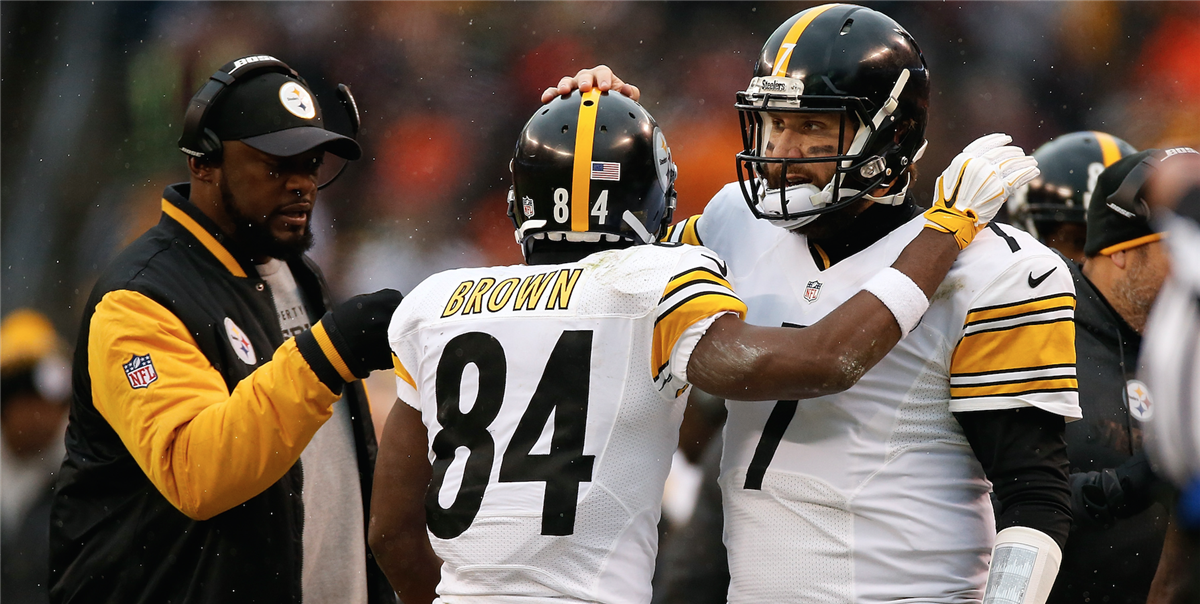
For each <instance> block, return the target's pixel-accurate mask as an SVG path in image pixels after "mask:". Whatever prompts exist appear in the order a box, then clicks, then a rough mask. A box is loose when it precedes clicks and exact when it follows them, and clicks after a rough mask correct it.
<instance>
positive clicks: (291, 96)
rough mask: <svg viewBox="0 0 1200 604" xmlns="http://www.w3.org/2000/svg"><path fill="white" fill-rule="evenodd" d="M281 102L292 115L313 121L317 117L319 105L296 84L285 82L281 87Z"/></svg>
mask: <svg viewBox="0 0 1200 604" xmlns="http://www.w3.org/2000/svg"><path fill="white" fill-rule="evenodd" d="M279 102H280V103H283V108H284V109H287V110H288V112H289V113H291V114H292V115H294V116H296V117H298V118H303V119H306V120H311V119H312V118H314V117H316V116H317V104H316V103H315V102H313V98H312V95H311V94H309V93H308V91H307V90H305V89H304V87H303V86H301V85H300V84H297V83H296V82H285V83H284V85H283V86H280V87H279Z"/></svg>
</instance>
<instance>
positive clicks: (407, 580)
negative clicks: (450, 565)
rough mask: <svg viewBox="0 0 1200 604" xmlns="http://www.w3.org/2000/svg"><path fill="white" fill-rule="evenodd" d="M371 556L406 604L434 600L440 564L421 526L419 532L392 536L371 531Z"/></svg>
mask: <svg viewBox="0 0 1200 604" xmlns="http://www.w3.org/2000/svg"><path fill="white" fill-rule="evenodd" d="M371 553H373V554H374V555H375V560H376V562H377V563H378V564H379V568H380V570H382V571H383V574H384V576H386V577H387V579H388V582H389V583H391V584H392V589H394V590H395V591H396V593H397V594H398V595H399V596H400V600H401V601H403V602H404V603H405V604H426V603H429V602H433V600H434V598H436V597H437V585H438V580H439V579H440V577H441V571H440V569H441V566H442V561H441V560H439V559H438V557H437V555H436V554H434V553H433V548H432V547H431V546H430V545H429V537H428V535H427V534H426V532H425V525H424V523H421V524H420V530H419V531H402V532H401V533H399V534H392V535H387V534H383V533H376V532H374V531H372V533H371Z"/></svg>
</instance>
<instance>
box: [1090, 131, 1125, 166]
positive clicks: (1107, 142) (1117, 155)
mask: <svg viewBox="0 0 1200 604" xmlns="http://www.w3.org/2000/svg"><path fill="white" fill-rule="evenodd" d="M1092 134H1095V135H1096V142H1098V143H1100V153H1102V154H1103V157H1104V160H1103V161H1104V167H1105V168H1107V167H1109V166H1111V165H1113V164H1114V163H1116V161H1117V160H1118V159H1121V148H1120V147H1118V146H1117V139H1115V138H1113V135H1111V134H1105V133H1103V132H1096V131H1094V130H1093V131H1092Z"/></svg>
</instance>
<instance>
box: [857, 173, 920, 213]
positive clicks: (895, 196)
mask: <svg viewBox="0 0 1200 604" xmlns="http://www.w3.org/2000/svg"><path fill="white" fill-rule="evenodd" d="M903 176H904V186H902V187H900V190H899V191H896V192H895V193H892V194H889V195H880V196H879V197H876V196H874V195H863V197H864V198H865V199H870V200H871V201H873V202H875V203H881V204H883V205H885V206H898V205H903V204H904V200H905V199H907V198H908V185H910V184H912V176H911V175H910V174H909V173H908V172H905V173H904V175H903Z"/></svg>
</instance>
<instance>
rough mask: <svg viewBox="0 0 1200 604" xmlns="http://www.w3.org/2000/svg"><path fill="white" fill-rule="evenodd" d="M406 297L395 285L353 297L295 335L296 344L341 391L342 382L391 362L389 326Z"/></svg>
mask: <svg viewBox="0 0 1200 604" xmlns="http://www.w3.org/2000/svg"><path fill="white" fill-rule="evenodd" d="M403 299H404V297H403V296H401V295H400V292H398V291H396V290H394V289H381V290H379V291H377V292H375V293H373V294H362V295H360V296H355V297H353V298H350V299H349V300H347V301H345V302H342V303H341V304H339V305H337V306H336V307H334V309H333V310H331V311H329V312H327V313H325V316H324V317H321V320H320V321H318V322H317V324H316V325H313V326H312V329H309V330H308V331H306V332H304V333H302V334H300V335H298V336H296V347H297V348H299V349H300V354H302V355H304V359H305V360H307V361H308V364H309V366H311V367H312V369H313V371H314V372H316V374H317V377H319V378H321V381H322V382H324V383H325V385H326V386H328V387H329V389H330V390H332V391H334V392H341V390H342V384H344V383H346V382H352V381H354V380H356V379H362V378H365V377H367V376H368V375H370V374H371V371H374V370H377V369H387V368H389V367H391V366H392V351H391V349H390V347H389V346H388V337H387V329H388V323H390V322H391V320H392V313H394V312H396V307H397V306H400V301H401V300H403Z"/></svg>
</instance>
